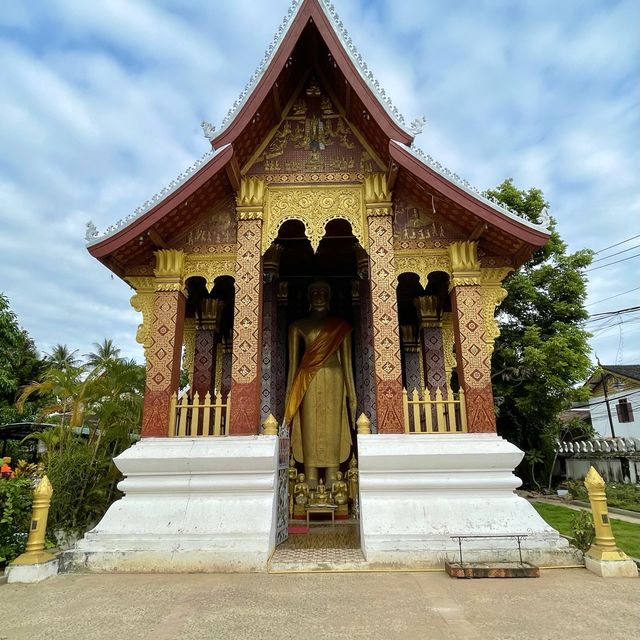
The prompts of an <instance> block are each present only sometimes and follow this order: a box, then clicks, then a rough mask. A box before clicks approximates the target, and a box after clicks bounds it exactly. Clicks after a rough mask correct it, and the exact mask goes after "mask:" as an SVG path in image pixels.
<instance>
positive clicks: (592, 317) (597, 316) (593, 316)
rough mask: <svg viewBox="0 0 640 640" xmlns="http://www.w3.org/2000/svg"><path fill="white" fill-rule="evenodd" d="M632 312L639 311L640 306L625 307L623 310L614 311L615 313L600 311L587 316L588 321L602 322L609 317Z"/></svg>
mask: <svg viewBox="0 0 640 640" xmlns="http://www.w3.org/2000/svg"><path fill="white" fill-rule="evenodd" d="M632 311H640V306H636V307H626V308H625V309H616V310H615V311H601V312H600V313H592V314H591V315H590V316H589V320H604V318H608V317H610V316H617V315H622V314H625V313H631V312H632Z"/></svg>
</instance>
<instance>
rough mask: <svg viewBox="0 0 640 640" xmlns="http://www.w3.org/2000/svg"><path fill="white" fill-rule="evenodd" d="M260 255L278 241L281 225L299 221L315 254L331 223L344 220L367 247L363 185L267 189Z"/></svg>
mask: <svg viewBox="0 0 640 640" xmlns="http://www.w3.org/2000/svg"><path fill="white" fill-rule="evenodd" d="M264 217H265V224H264V227H263V234H262V253H263V254H264V252H265V251H266V250H267V249H268V248H269V247H270V246H271V243H272V242H273V241H274V240H275V239H276V238H277V237H278V231H279V230H280V227H281V226H282V224H283V223H284V222H286V221H288V220H298V221H299V222H302V224H304V227H305V235H306V236H307V238H309V240H310V241H311V246H312V247H313V250H314V251H317V250H318V246H319V245H320V240H322V238H323V237H324V234H325V228H326V225H327V223H328V222H330V221H331V220H337V219H342V220H346V221H347V222H348V223H349V224H350V225H351V229H352V232H353V235H354V236H355V237H356V238H357V240H358V241H359V242H360V245H361V246H363V247H366V246H367V235H366V224H365V220H366V217H365V201H364V190H363V187H362V185H319V184H318V185H315V184H314V185H301V186H273V187H272V186H269V188H268V189H267V194H266V198H265V210H264Z"/></svg>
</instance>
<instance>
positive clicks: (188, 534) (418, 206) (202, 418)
mask: <svg viewBox="0 0 640 640" xmlns="http://www.w3.org/2000/svg"><path fill="white" fill-rule="evenodd" d="M422 124H423V122H422V121H420V120H418V121H415V122H414V123H413V124H412V125H411V126H406V125H405V124H404V120H403V118H402V117H401V116H400V114H399V113H398V112H397V110H396V109H395V108H394V107H393V106H392V104H391V103H390V101H389V99H388V98H387V97H386V95H385V92H384V90H383V89H382V88H381V87H380V86H379V84H378V83H377V81H375V80H374V78H373V76H372V74H371V72H370V71H369V70H368V68H367V65H366V64H365V63H364V61H363V60H362V57H361V56H360V54H358V52H357V51H356V49H355V47H354V45H353V43H352V41H351V38H349V36H348V35H347V33H346V31H345V30H344V27H343V25H342V23H341V22H340V21H339V19H338V17H337V15H336V13H335V10H334V8H333V6H332V5H331V4H329V3H328V2H326V1H325V0H302V1H300V2H297V3H294V4H293V6H292V7H291V9H290V11H289V14H288V15H287V16H286V18H285V20H284V22H283V24H282V26H281V28H280V29H279V31H278V33H277V34H276V38H275V41H274V43H273V45H272V46H271V47H270V48H269V50H268V52H267V54H266V56H265V59H264V61H263V63H262V65H261V66H260V68H259V69H258V71H257V72H256V73H255V74H254V75H253V77H252V78H251V81H250V83H249V85H248V87H247V88H246V90H245V91H244V92H243V93H242V95H241V96H240V98H239V99H238V100H237V101H236V103H234V105H233V108H232V110H231V111H230V113H229V115H228V116H227V118H226V119H225V121H224V122H223V124H222V126H221V128H219V129H217V130H216V129H215V128H214V127H213V126H212V125H210V124H208V123H203V130H204V132H205V136H206V138H207V139H208V140H209V142H210V145H211V150H210V151H208V152H207V153H206V154H205V156H204V157H203V158H202V159H201V160H199V161H198V162H196V164H195V165H194V166H193V167H191V168H190V169H189V170H188V171H186V172H185V173H184V174H181V175H180V176H179V177H178V178H177V179H176V180H174V181H173V182H172V183H171V184H170V185H169V186H168V187H167V188H166V189H164V190H162V192H160V193H159V194H158V195H156V196H154V198H153V199H152V200H150V201H148V202H146V203H145V204H144V205H143V206H142V207H141V208H139V209H138V210H136V212H135V213H134V214H133V215H132V216H129V217H128V218H126V219H125V220H124V221H122V222H120V223H118V224H117V225H115V226H114V227H113V228H111V229H109V230H108V231H107V233H106V234H105V235H102V236H99V235H97V233H95V232H94V235H93V236H92V237H90V238H89V245H88V250H89V252H90V253H91V255H92V256H94V257H95V258H97V259H98V260H100V261H101V262H102V263H103V264H104V265H105V266H106V267H107V268H108V269H110V270H111V271H112V272H113V273H114V274H116V275H117V276H118V277H120V278H122V279H123V280H125V281H126V282H127V283H129V285H130V286H131V287H132V288H133V290H134V294H133V297H132V298H131V304H132V305H133V306H134V308H135V309H136V310H137V311H139V312H140V313H141V323H140V326H139V328H138V333H137V340H138V342H140V343H141V344H142V345H143V346H144V352H145V357H146V368H147V382H146V390H145V397H144V415H143V424H142V432H141V439H140V441H139V442H138V443H136V444H135V445H134V446H133V447H131V448H130V449H129V450H128V451H126V452H124V453H123V454H122V455H121V456H119V457H118V458H117V459H116V464H117V466H118V467H119V469H120V470H121V471H122V473H123V475H124V480H123V481H122V482H121V484H120V488H121V490H122V491H123V492H124V494H125V495H124V497H123V498H122V499H120V500H119V501H117V502H116V503H114V504H113V505H112V506H111V508H110V509H109V511H108V512H107V514H106V515H105V516H104V518H103V519H102V521H101V522H100V523H99V524H98V525H97V527H96V528H95V529H93V530H92V531H90V532H88V533H87V534H86V536H85V538H84V539H83V540H82V541H80V542H79V543H78V545H77V548H76V549H75V550H74V551H72V552H71V553H69V554H68V557H67V559H68V562H69V563H70V564H76V565H82V566H87V567H89V568H92V569H95V570H110V569H113V570H153V571H162V570H167V571H175V570H188V571H194V570H201V571H207V570H210V571H214V570H257V571H261V570H265V569H266V568H267V565H268V562H269V560H270V558H271V557H272V555H273V553H274V551H276V553H277V548H279V545H280V544H284V545H286V544H287V542H288V541H287V536H288V531H289V530H290V524H291V523H297V522H298V521H299V522H300V524H303V523H302V519H306V522H309V524H310V530H311V531H313V529H314V527H316V526H318V524H317V522H316V518H318V517H322V512H323V511H325V512H326V513H328V514H330V515H331V520H332V521H333V520H335V524H331V525H328V526H335V527H340V526H347V525H348V523H351V524H352V525H353V526H355V528H356V531H357V538H358V540H359V549H358V553H359V554H361V556H360V557H361V558H362V562H364V563H367V564H368V565H369V566H383V565H389V564H393V566H408V567H415V566H423V565H424V566H434V565H438V564H441V563H442V559H443V558H444V556H445V555H446V554H447V553H449V552H450V551H452V550H457V549H458V541H457V540H455V539H453V538H452V536H461V535H462V536H464V535H467V536H470V535H474V536H479V537H478V538H474V539H472V540H470V541H468V543H466V544H467V546H468V550H467V551H468V553H469V554H470V556H469V557H476V558H496V557H498V556H500V557H502V556H509V555H510V554H512V553H513V552H515V551H516V545H515V544H514V539H513V538H514V536H516V535H520V534H523V535H524V534H526V539H523V541H522V545H523V549H524V550H525V552H526V553H527V554H528V555H527V558H528V559H532V560H533V561H538V562H544V563H545V564H562V563H565V562H566V561H567V558H568V557H570V552H569V551H568V549H567V545H566V542H565V541H563V540H562V539H561V538H560V537H559V536H558V534H557V533H556V532H555V531H554V530H553V529H550V528H549V527H548V526H547V525H546V524H545V523H544V522H543V521H542V520H541V519H540V517H539V516H538V515H537V513H536V512H535V511H534V510H533V508H532V507H531V506H530V505H529V504H528V503H527V502H526V501H525V500H524V499H522V498H520V497H518V496H517V495H516V494H515V493H514V490H515V488H516V487H517V486H518V485H519V484H520V481H519V480H518V479H517V478H516V477H515V476H514V474H513V469H514V468H515V467H516V466H517V464H518V463H519V462H520V460H521V459H522V455H523V454H522V452H521V451H519V450H518V449H517V448H516V447H515V446H513V445H511V444H510V443H508V442H506V441H505V440H503V439H502V438H500V437H499V436H498V435H497V434H496V421H495V412H494V400H493V396H492V386H491V355H492V350H493V343H494V340H495V338H496V336H497V335H498V327H497V324H496V321H495V319H494V316H495V310H496V308H497V306H498V305H499V304H500V303H501V301H502V300H503V299H504V296H505V295H506V292H505V290H504V289H503V288H502V282H503V281H504V279H505V278H506V277H508V275H509V273H510V272H512V271H513V270H515V269H517V268H518V267H519V266H520V265H522V264H523V263H524V262H525V261H526V260H527V259H528V258H529V257H530V256H531V255H532V254H533V253H534V252H535V251H536V250H537V249H539V248H540V247H542V246H543V245H544V244H545V242H546V241H547V240H548V238H549V233H548V232H547V231H546V230H545V229H544V228H542V227H540V226H537V225H533V224H531V223H529V222H527V221H525V220H523V219H522V218H520V217H518V216H516V215H515V214H514V213H512V212H511V211H509V210H507V209H505V208H504V207H503V206H501V205H500V204H498V203H496V202H493V201H491V200H489V199H487V198H486V197H484V196H482V195H481V194H480V193H479V192H478V191H476V190H474V189H473V188H472V187H471V186H470V185H469V184H468V183H466V182H465V181H463V180H461V179H460V178H459V177H458V176H456V175H455V174H453V173H452V172H451V171H449V170H448V169H446V168H445V167H443V166H442V165H441V164H440V163H438V162H437V161H435V160H433V159H432V158H430V157H429V156H425V155H424V154H423V153H422V152H420V151H419V150H418V149H417V148H416V147H415V146H414V137H415V136H416V135H417V134H418V133H419V132H420V130H421V127H422ZM181 370H183V371H186V373H187V376H188V378H189V383H188V384H187V385H186V386H184V385H183V386H182V388H181V385H180V377H181ZM310 518H311V520H310V521H309V519H310ZM306 522H305V523H306ZM354 523H355V524H354ZM303 528H304V527H303Z"/></svg>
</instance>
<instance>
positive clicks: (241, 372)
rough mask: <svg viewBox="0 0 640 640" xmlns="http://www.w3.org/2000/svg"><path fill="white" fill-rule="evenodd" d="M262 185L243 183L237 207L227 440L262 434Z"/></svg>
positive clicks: (256, 181)
mask: <svg viewBox="0 0 640 640" xmlns="http://www.w3.org/2000/svg"><path fill="white" fill-rule="evenodd" d="M264 192H265V184H264V182H263V181H262V180H260V179H258V178H243V179H242V181H241V183H240V190H239V192H238V195H237V198H236V202H237V208H236V210H237V217H238V231H237V233H238V252H237V257H236V277H235V281H236V295H235V316H234V320H233V360H232V365H231V416H230V420H229V433H230V435H253V434H257V433H258V432H259V428H260V381H261V377H260V369H261V365H262V358H261V352H262V326H261V325H262V265H261V262H262V252H261V244H262V216H263V207H264Z"/></svg>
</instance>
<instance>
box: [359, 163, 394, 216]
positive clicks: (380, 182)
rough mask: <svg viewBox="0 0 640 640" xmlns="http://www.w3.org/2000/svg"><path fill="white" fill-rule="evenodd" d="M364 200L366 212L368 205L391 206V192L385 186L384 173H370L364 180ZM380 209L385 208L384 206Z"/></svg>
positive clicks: (387, 186) (385, 178) (385, 177)
mask: <svg viewBox="0 0 640 640" xmlns="http://www.w3.org/2000/svg"><path fill="white" fill-rule="evenodd" d="M364 198H365V201H366V203H367V210H368V209H369V206H370V205H373V206H374V207H375V206H376V205H388V206H390V204H391V191H389V185H388V184H387V174H386V173H378V172H376V173H370V174H369V175H367V176H366V177H365V179H364ZM382 208H385V207H384V206H383V207H382Z"/></svg>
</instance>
